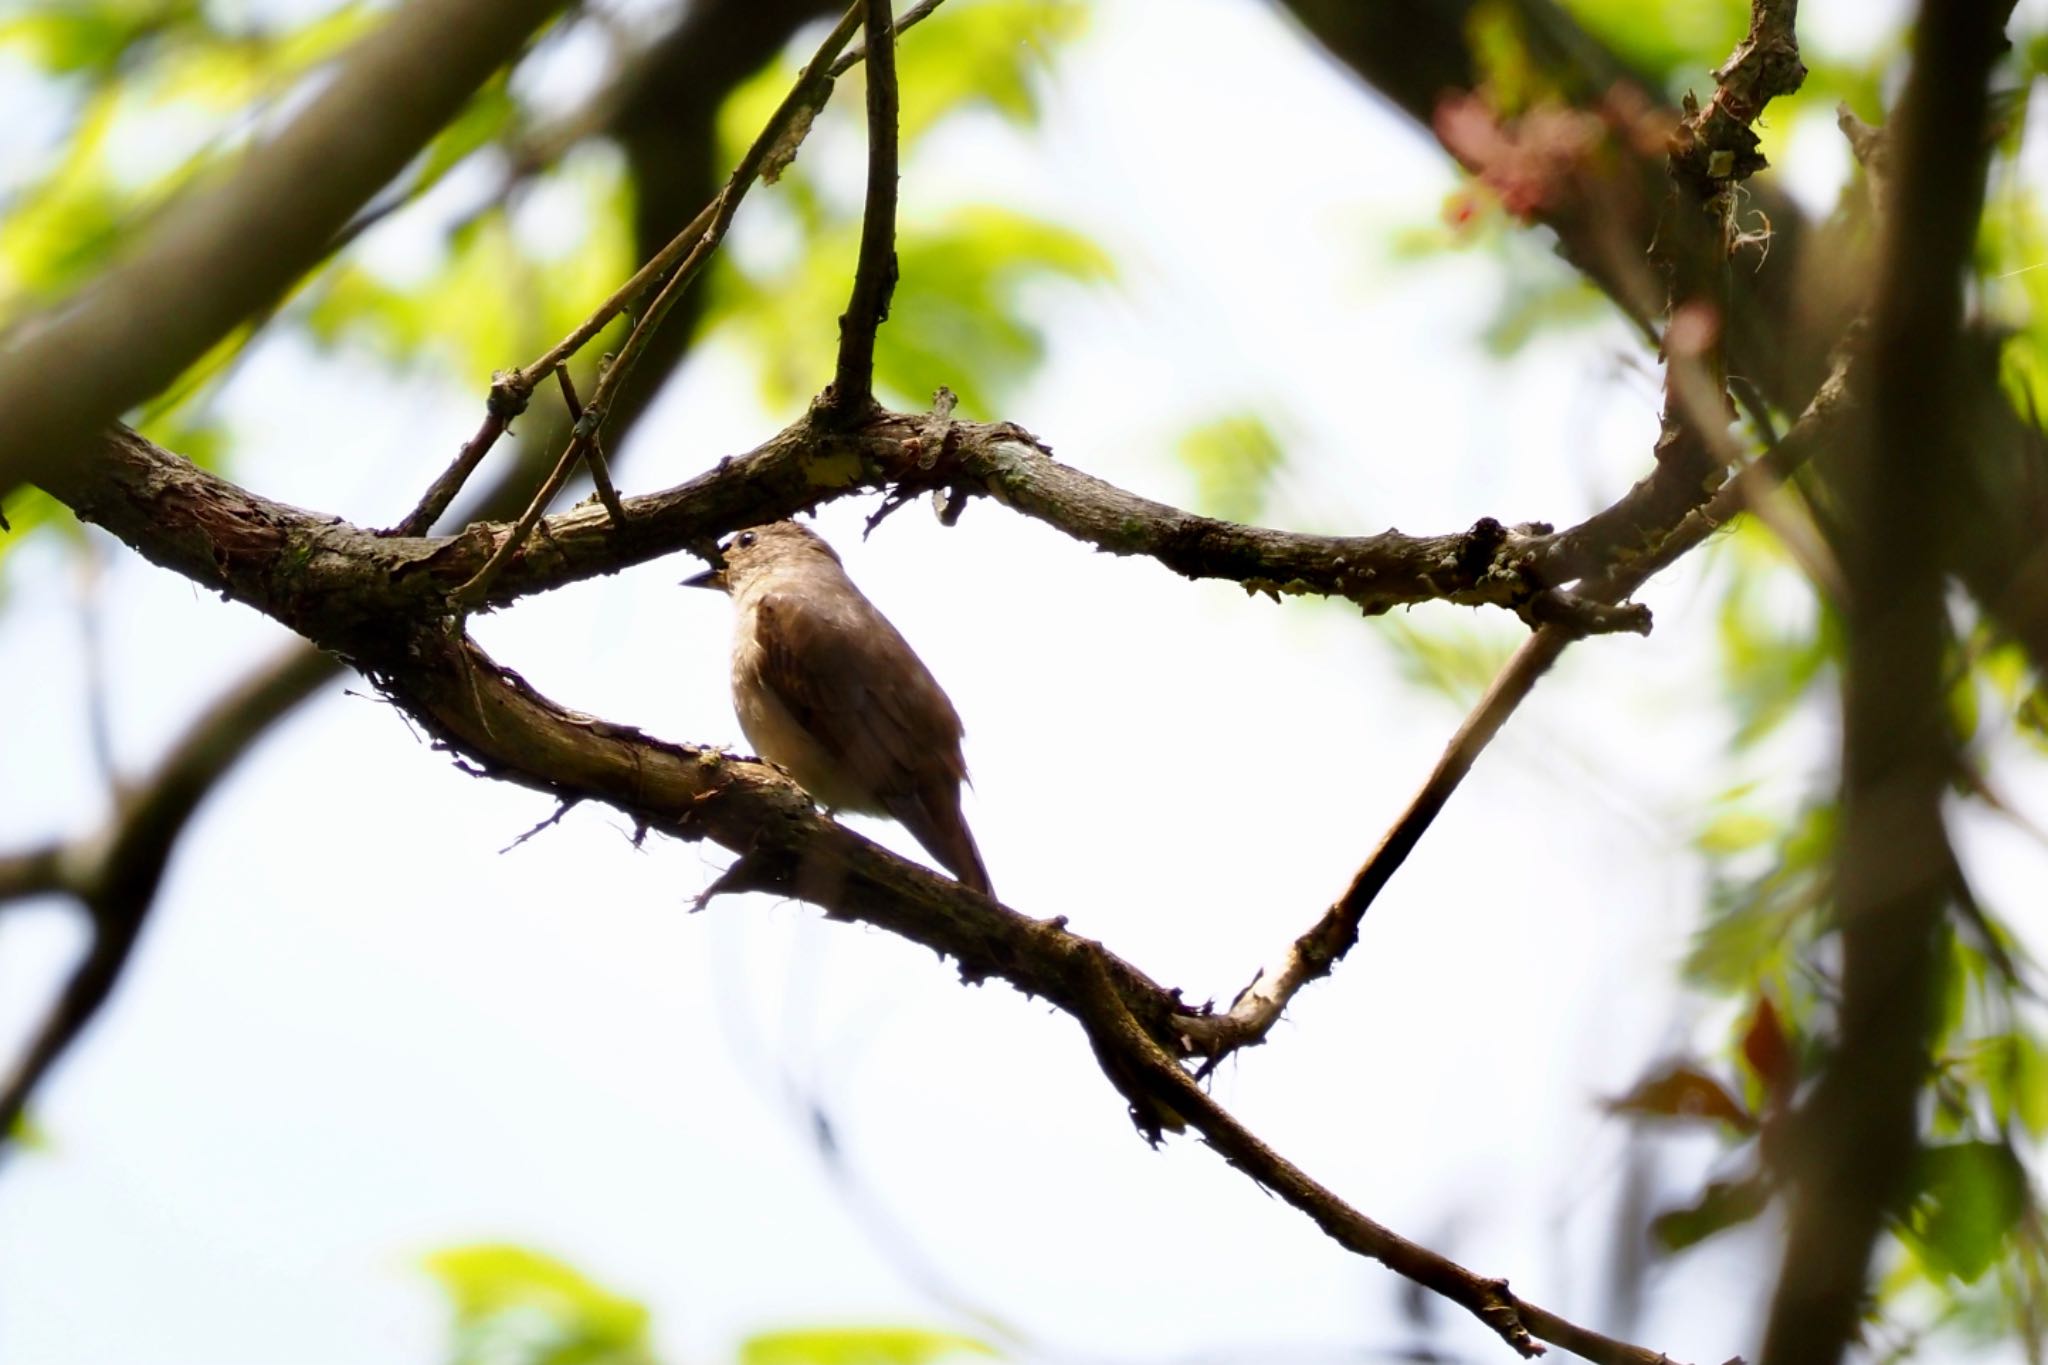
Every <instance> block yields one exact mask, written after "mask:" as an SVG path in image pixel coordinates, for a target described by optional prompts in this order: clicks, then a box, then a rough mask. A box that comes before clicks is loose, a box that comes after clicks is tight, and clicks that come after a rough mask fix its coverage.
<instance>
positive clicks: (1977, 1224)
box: [1905, 1142, 2030, 1284]
mask: <svg viewBox="0 0 2048 1365" xmlns="http://www.w3.org/2000/svg"><path fill="white" fill-rule="evenodd" d="M1916 1177H1917V1178H1916V1182H1915V1190H1914V1195H1913V1202H1912V1205H1911V1207H1910V1208H1909V1209H1908V1211H1907V1214H1906V1220H1905V1222H1906V1231H1907V1233H1908V1236H1909V1239H1910V1240H1911V1241H1912V1242H1913V1243H1914V1245H1915V1246H1916V1248H1917V1249H1918V1250H1919V1252H1920V1254H1921V1257H1922V1259H1923V1261H1925V1262H1926V1263H1927V1265H1928V1266H1929V1268H1930V1269H1931V1270H1932V1271H1934V1272H1937V1273H1939V1274H1943V1275H1952V1276H1954V1277H1955V1278H1957V1279H1959V1280H1962V1281H1963V1282H1964V1283H1966V1284H1967V1283H1969V1282H1971V1281H1973V1280H1975V1279H1977V1277H1978V1276H1980V1275H1982V1274H1983V1273H1984V1272H1985V1271H1986V1270H1988V1269H1990V1267H1991V1266H1992V1265H1993V1264H1994V1263H1995V1262H1996V1261H1997V1260H1998V1259H1999V1256H2000V1254H2001V1252H2002V1249H2003V1246H2004V1243H2005V1239H2006V1235H2007V1234H2008V1233H2010V1232H2011V1231H2012V1230H2013V1228H2014V1226H2015V1225H2016V1224H2018V1222H2019V1220H2020V1217H2021V1215H2023V1214H2024V1213H2025V1212H2026V1211H2027V1206H2028V1203H2029V1200H2030V1194H2029V1190H2028V1186H2027V1173H2026V1169H2025V1168H2024V1167H2023V1166H2021V1165H2020V1161H2019V1158H2018V1157H2017V1156H2015V1155H2014V1154H2013V1150H2012V1148H2010V1147H2008V1146H2007V1145H2006V1144H2004V1143H2002V1142H1955V1143H1948V1144H1946V1145H1943V1146H1938V1147H1927V1148H1924V1149H1922V1151H1921V1153H1920V1157H1919V1162H1918V1167H1917V1171H1916Z"/></svg>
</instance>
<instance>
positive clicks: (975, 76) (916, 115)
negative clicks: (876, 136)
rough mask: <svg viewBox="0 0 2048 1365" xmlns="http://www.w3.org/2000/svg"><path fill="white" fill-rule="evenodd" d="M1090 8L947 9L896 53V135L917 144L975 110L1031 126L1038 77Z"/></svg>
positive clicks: (1010, 0)
mask: <svg viewBox="0 0 2048 1365" xmlns="http://www.w3.org/2000/svg"><path fill="white" fill-rule="evenodd" d="M1088 10H1089V7H1088V6H1087V5H1086V4H1082V3H1079V0H982V3H979V4H956V5H949V6H947V8H946V10H945V12H943V13H941V14H937V15H934V16H933V17H932V19H931V20H930V21H929V22H927V23H925V24H922V25H920V26H919V27H917V28H915V29H913V30H911V32H910V33H909V34H907V35H906V36H905V37H904V39H903V42H902V44H901V45H900V47H899V48H898V51H897V62H896V66H897V81H896V84H897V89H898V90H899V92H900V94H901V101H900V102H901V122H900V125H899V127H900V133H899V136H901V137H902V138H903V139H905V140H906V141H909V142H915V141H916V140H917V139H919V138H921V137H923V136H924V135H925V133H927V132H929V131H930V130H931V129H932V128H933V127H934V126H935V125H937V124H938V123H939V122H940V120H942V119H944V118H945V117H946V116H947V115H949V114H952V113H955V112H957V111H959V110H962V109H966V108H971V107H973V106H975V105H979V104H986V105H989V106H991V107H993V108H994V109H995V110H996V112H998V113H1000V114H1002V115H1003V116H1004V117H1005V118H1007V119H1009V120H1010V121H1012V122H1013V123H1018V124H1022V125H1025V126H1029V125H1032V124H1035V123H1036V122H1037V121H1038V112H1039V106H1038V87H1039V84H1040V72H1041V71H1042V70H1043V68H1044V67H1045V66H1046V65H1047V63H1048V62H1049V61H1050V59H1051V56H1052V52H1053V49H1055V48H1057V47H1059V46H1061V45H1062V44H1065V43H1068V42H1071V41H1072V40H1073V39H1074V38H1076V37H1078V36H1079V35H1080V33H1081V31H1082V30H1083V29H1084V28H1085V27H1086V26H1087V22H1088ZM861 69H862V70H863V71H865V70H866V69H867V68H866V67H865V66H863V67H862V68H861Z"/></svg>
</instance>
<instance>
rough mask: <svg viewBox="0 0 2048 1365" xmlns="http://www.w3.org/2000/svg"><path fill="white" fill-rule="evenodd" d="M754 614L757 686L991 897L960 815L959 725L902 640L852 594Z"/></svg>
mask: <svg viewBox="0 0 2048 1365" xmlns="http://www.w3.org/2000/svg"><path fill="white" fill-rule="evenodd" d="M755 612H756V623H755V631H756V640H757V642H758V644H759V647H760V668H761V681H762V682H763V683H764V684H765V685H766V686H767V687H768V688H769V690H770V691H772V692H773V693H774V694H775V697H776V699H777V700H778V701H780V702H781V703H782V705H783V706H784V707H785V708H786V709H787V710H788V711H789V713H790V715H791V717H792V718H793V719H795V721H796V722H797V724H799V725H801V726H803V728H804V729H805V731H806V732H808V733H809V734H810V735H811V737H812V738H813V739H814V740H816V741H817V743H818V745H819V746H820V747H821V748H823V749H824V750H825V751H826V752H828V753H830V754H831V755H833V756H834V757H835V758H836V759H837V760H838V761H839V762H840V763H841V764H843V765H844V766H845V767H846V768H847V769H849V770H850V772H849V775H850V776H851V777H852V778H853V779H854V780H855V782H856V783H857V784H858V785H859V787H860V788H861V790H862V791H863V792H866V793H872V794H873V797H874V800H875V803H876V806H877V807H878V810H879V812H886V813H887V814H889V815H891V816H893V817H894V818H895V819H897V820H899V821H901V822H902V824H903V826H904V828H906V829H908V830H909V831H910V832H911V833H912V834H913V835H915V836H916V838H917V841H918V842H919V843H921V844H923V845H924V846H925V848H926V849H928V850H929V851H930V852H931V854H932V856H933V857H935V858H937V859H938V860H939V861H940V862H941V863H942V864H944V865H945V867H946V868H947V869H948V870H949V871H951V872H952V873H953V875H954V876H956V877H958V878H959V879H960V880H961V881H963V882H965V883H967V884H968V885H970V886H975V887H978V888H979V889H981V890H983V891H986V890H987V889H988V874H987V872H986V871H984V870H983V868H982V863H981V855H980V853H979V851H978V850H976V848H975V846H974V838H973V836H972V835H970V834H969V833H968V832H967V825H966V822H965V821H964V820H963V819H962V818H961V815H960V783H961V782H962V781H963V780H965V778H966V776H967V764H966V761H965V759H963V758H962V757H961V753H960V737H961V725H960V717H959V714H958V713H957V712H955V711H954V709H953V704H952V702H950V701H948V700H947V698H946V694H945V693H944V692H943V691H941V690H940V689H939V685H938V683H937V682H936V681H935V680H934V679H933V678H932V675H931V673H930V671H929V670H927V669H926V668H925V666H924V663H923V662H922V661H921V660H920V659H919V658H918V657H917V655H916V653H914V652H913V651H912V650H911V648H910V645H909V643H908V642H906V641H905V640H904V638H903V637H902V636H901V635H899V634H898V633H897V631H896V628H895V627H894V626H892V625H890V624H889V622H888V619H887V618H886V617H884V616H883V615H882V614H881V612H879V611H877V610H875V608H874V606H873V604H871V603H870V602H868V601H867V599H866V598H864V597H861V596H860V595H859V593H858V592H857V591H849V592H846V593H835V594H830V595H824V594H816V593H795V592H777V593H769V594H767V595H765V596H763V597H762V598H761V600H760V601H759V602H758V603H757V604H756V606H755Z"/></svg>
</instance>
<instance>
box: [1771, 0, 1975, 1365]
mask: <svg viewBox="0 0 2048 1365" xmlns="http://www.w3.org/2000/svg"><path fill="white" fill-rule="evenodd" d="M2011 9H2012V0H1926V3H1923V4H1922V5H1921V7H1920V16H1919V21H1918V24H1917V26H1916V30H1915V32H1916V39H1917V41H1916V43H1915V47H1914V59H1913V67H1912V73H1911V75H1910V76H1909V78H1908V81H1907V86H1906V90H1905V93H1904V95H1903V96H1902V98H1901V101H1900V113H1899V117H1898V119H1897V120H1896V121H1895V127H1896V132H1895V134H1894V137H1895V142H1894V145H1893V148H1892V152H1893V156H1894V167H1895V170H1894V173H1893V175H1892V176H1891V178H1890V191H1891V194H1890V202H1889V203H1888V204H1887V205H1886V206H1885V211H1884V214H1883V219H1882V223H1881V225H1880V232H1881V234H1882V236H1881V248H1880V260H1881V274H1880V277H1879V286H1878V292H1877V298H1876V301H1875V303H1874V305H1873V308H1872V314H1871V325H1870V363H1871V381H1872V382H1871V399H1870V402H1871V421H1870V424H1869V430H1868V436H1867V442H1866V444H1865V449H1864V450H1863V451H1861V452H1860V458H1857V459H1855V460H1853V461H1852V462H1851V463H1850V464H1849V465H1848V467H1847V468H1845V469H1844V470H1843V478H1842V487H1843V493H1844V501H1845V503H1846V512H1847V515H1846V517H1845V518H1844V526H1843V539H1844V541H1845V553H1844V555H1843V568H1844V570H1845V572H1846V576H1847V587H1848V610H1847V621H1848V658H1847V663H1846V667H1845V668H1844V676H1843V723H1842V830H1841V837H1840V842H1839V844H1838V847H1837V854H1836V878H1835V881H1836V888H1837V890H1836V907H1835V908H1836V915H1837V918H1838V920H1839V924H1840V935H1841V952H1842V958H1841V963H1842V965H1841V999H1840V1005H1839V1016H1838V1017H1839V1024H1838V1042H1837V1045H1836V1047H1835V1049H1834V1052H1833V1054H1832V1056H1831V1057H1830V1059H1829V1062H1828V1064H1827V1067H1826V1069H1825V1070H1824V1071H1823V1072H1822V1075H1821V1079H1820V1081H1819V1083H1818V1084H1817V1085H1816V1087H1815V1088H1814V1091H1813V1094H1812V1096H1811V1097H1810V1098H1809V1099H1808V1101H1807V1102H1806V1103H1805V1104H1804V1105H1802V1106H1801V1107H1800V1109H1799V1110H1798V1112H1797V1113H1796V1115H1795V1116H1794V1121H1793V1125H1792V1130H1791V1137H1792V1141H1791V1151H1790V1155H1789V1158H1788V1160H1789V1165H1790V1167H1791V1174H1792V1176H1793V1179H1794V1197H1793V1200H1792V1212H1791V1222H1790V1227H1789V1230H1788V1236H1787V1240H1786V1249H1785V1262H1784V1268H1783V1271H1782V1273H1781V1275H1780V1278H1779V1281H1778V1288H1777V1293H1776V1295H1775V1297H1774V1298H1773V1300H1772V1304H1771V1315H1770V1323H1769V1326H1768V1329H1767V1331H1766V1334H1765V1338H1764V1355H1763V1359H1764V1362H1765V1365H1828V1363H1829V1362H1832V1361H1835V1360H1838V1359H1840V1358H1841V1356H1842V1354H1843V1352H1844V1351H1845V1350H1846V1349H1847V1347H1848V1345H1849V1343H1850V1342H1851V1341H1853V1340H1854V1339H1855V1338H1856V1335H1857V1329H1858V1324H1859V1322H1860V1320H1861V1317H1862V1309H1863V1304H1864V1299H1865V1292H1866V1290H1865V1284H1866V1279H1867V1276H1868V1273H1869V1265H1870V1258H1871V1252H1872V1248H1873V1247H1874V1245H1875V1244H1876V1241H1877V1238H1878V1236H1879V1234H1880V1233H1881V1232H1882V1230H1883V1227H1884V1223H1885V1219H1886V1218H1887V1217H1888V1216H1889V1215H1890V1213H1891V1212H1892V1210H1893V1209H1894V1208H1896V1207H1897V1204H1898V1201H1899V1200H1900V1199H1901V1198H1902V1197H1903V1196H1904V1195H1905V1194H1906V1192H1907V1188H1908V1180H1909V1175H1910V1171H1911V1167H1912V1161H1913V1156H1914V1153H1915V1151H1916V1150H1917V1147H1918V1140H1919V1134H1918V1113H1917V1109H1918V1104H1919V1099H1920V1094H1921V1088H1922V1086H1923V1084H1924V1082H1925V1080H1926V1076H1927V1068H1928V1055H1927V1049H1928V1045H1929V1038H1930V1033H1931V1031H1932V1029H1933V1027H1934V1019H1935V1013H1936V1000H1937V996H1938V992H1939V985H1938V978H1939V970H1940V969H1939V965H1938V964H1939V960H1940V955H1941V952H1942V948H1941V943H1942V938H1943V935H1944V934H1945V933H1946V931H1947V928H1948V926H1947V917H1946V909H1947V905H1948V897H1949V878H1950V870H1951V868H1952V867H1953V861H1952V854H1951V853H1950V850H1949V845H1948V836H1947V831H1946V829H1945V828H1944V826H1943V823H1942V817H1941V798H1942V794H1943V791H1944V789H1945V787H1946V785H1947V778H1948V774H1949V773H1950V772H1951V771H1952V770H1953V763H1954V754H1953V740H1952V738H1951V736H1950V734H1949V732H1948V725H1947V720H1946V712H1945V709H1944V705H1943V690H1942V681H1941V671H1942V664H1941V660H1942V647H1943V636H1944V631H1945V627H1946V620H1945V614H1944V611H1945V609H1944V605H1943V601H1942V592H1943V565H1942V549H1941V546H1942V542H1943V540H1944V538H1945V537H1944V534H1943V533H1944V532H1946V533H1947V535H1948V536H1950V537H1952V536H1953V535H1954V534H1955V532H1956V531H1957V530H1959V529H1960V527H1959V524H1958V518H1957V514H1956V511H1955V503H1954V498H1955V485H1956V483H1957V482H1958V476H1959V473H1960V471H1962V470H1963V469H1965V468H1966V460H1967V457H1966V456H1965V454H1964V452H1963V450H1962V448H1961V442H1962V440H1963V439H1964V436H1963V430H1962V428H1961V425H1960V424H1959V422H1958V420H1957V418H1958V416H1959V411H1958V409H1959V406H1960V402H1959V399H1960V395H1961V393H1962V391H1963V390H1962V386H1961V385H1960V384H1959V383H1958V382H1957V376H1959V375H1961V374H1962V373H1963V372H1964V360H1965V357H1964V347H1963V338H1962V322H1963V278H1964V274H1965V271H1966V270H1967V269H1968V266H1969V261H1970V254H1971V250H1972V248H1973V246H1974V243H1975V241H1976V234H1977V225H1978V219H1979V217H1980V215H1981V213H1982V209H1983V202H1984V188H1985V172H1986V166H1987V163H1988V160H1989V148H1988V147H1987V145H1986V143H1985V139H1984V126H1985V119H1986V113H1987V109H1988V102H1989V82H1990V75H1991V68H1992V64H1993V62H1994V61H1995V60H1996V58H1997V56H1998V54H1999V52H2000V51H2001V49H2002V47H2003V45H2004V43H2003V30H2004V25H2005V19H2006V16H2007V15H2008V14H2009V13H2010V11H2011ZM1930 519H1931V522H1932V532H1930Z"/></svg>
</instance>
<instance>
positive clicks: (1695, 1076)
mask: <svg viewBox="0 0 2048 1365" xmlns="http://www.w3.org/2000/svg"><path fill="white" fill-rule="evenodd" d="M1607 1109H1608V1112H1609V1113H1614V1114H1641V1115H1643V1116H1645V1117H1648V1118H1659V1119H1709V1120H1712V1121H1714V1122H1716V1123H1725V1124H1727V1125H1728V1126H1730V1127H1731V1128H1734V1129H1735V1130H1736V1131H1737V1132H1742V1133H1748V1132H1753V1131H1755V1129H1756V1119H1755V1117H1754V1116H1752V1115H1751V1114H1750V1112H1749V1111H1748V1110H1747V1109H1745V1108H1743V1107H1742V1102H1741V1101H1740V1100H1738V1099H1736V1098H1735V1097H1734V1096H1733V1095H1731V1094H1729V1093H1728V1089H1727V1087H1726V1086H1724V1085H1722V1084H1721V1083H1720V1082H1719V1081H1717V1080H1715V1079H1714V1078H1713V1077H1712V1076H1709V1075H1708V1074H1707V1073H1706V1072H1704V1071H1701V1070H1699V1069H1698V1068H1697V1067H1691V1066H1685V1065H1675V1066H1672V1067H1670V1068H1668V1069H1667V1070H1664V1071H1660V1072H1658V1073H1657V1074H1656V1075H1653V1076H1646V1077H1644V1078H1643V1079H1642V1080H1641V1081H1640V1082H1638V1083H1637V1085H1636V1088H1635V1089H1633V1090H1631V1091H1629V1092H1628V1094H1626V1095H1623V1096H1622V1097H1621V1098H1620V1099H1618V1100H1609V1101H1608V1102H1607Z"/></svg>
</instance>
